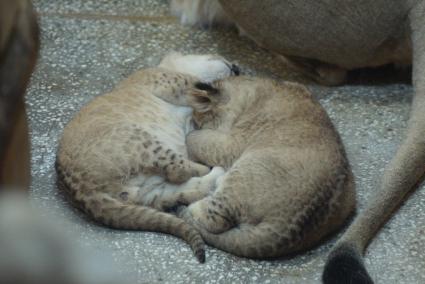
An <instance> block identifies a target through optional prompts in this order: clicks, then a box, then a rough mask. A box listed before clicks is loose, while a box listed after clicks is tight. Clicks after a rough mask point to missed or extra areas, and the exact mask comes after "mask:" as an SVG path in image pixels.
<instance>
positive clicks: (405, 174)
mask: <svg viewBox="0 0 425 284" xmlns="http://www.w3.org/2000/svg"><path fill="white" fill-rule="evenodd" d="M411 11H412V12H411V15H410V22H411V28H412V44H413V86H414V98H413V102H412V109H411V114H410V119H409V123H408V129H407V133H406V138H405V139H404V141H403V142H402V144H401V146H400V148H399V149H398V151H397V153H396V155H395V157H394V158H393V160H392V161H391V162H390V164H389V165H388V166H387V168H386V170H385V173H384V176H383V179H382V182H381V187H380V189H379V190H378V191H377V192H375V193H374V196H373V198H372V199H371V201H370V202H369V204H367V206H366V208H365V209H364V210H363V211H362V212H361V213H360V214H359V215H358V216H357V218H356V219H355V220H354V222H353V224H352V225H351V226H350V227H349V228H348V230H347V231H346V232H345V234H344V235H343V236H342V238H341V239H340V240H339V241H338V242H337V244H336V245H335V247H334V249H333V250H332V252H331V254H330V256H329V258H328V261H327V263H326V266H325V270H324V273H323V282H324V283H372V280H371V278H370V277H369V275H368V274H367V271H366V269H365V268H364V264H363V260H362V254H363V252H364V251H365V249H366V247H367V245H368V243H369V241H370V240H371V239H372V238H373V237H374V236H375V234H376V233H377V231H378V230H379V229H380V227H381V226H382V225H383V224H384V223H385V222H386V221H387V220H388V218H389V217H390V215H391V213H393V212H394V210H395V209H396V208H397V207H398V206H399V205H400V204H401V202H402V201H403V200H404V198H405V197H406V195H407V194H408V193H409V191H411V190H412V189H413V188H415V186H416V185H417V183H418V182H420V181H421V178H422V177H423V176H424V174H425V3H424V2H420V3H419V4H418V6H417V7H415V8H413V9H411Z"/></svg>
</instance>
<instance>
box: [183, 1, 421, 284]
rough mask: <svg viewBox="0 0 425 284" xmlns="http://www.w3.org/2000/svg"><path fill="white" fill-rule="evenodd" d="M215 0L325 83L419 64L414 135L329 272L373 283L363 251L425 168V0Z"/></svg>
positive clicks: (327, 277) (330, 277)
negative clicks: (362, 71) (351, 73)
mask: <svg viewBox="0 0 425 284" xmlns="http://www.w3.org/2000/svg"><path fill="white" fill-rule="evenodd" d="M211 1H213V2H218V3H220V4H221V7H219V8H216V9H215V10H211V11H209V13H211V14H215V13H219V12H221V11H222V12H224V13H225V14H226V15H227V20H229V19H230V20H231V21H233V22H234V23H235V24H236V25H237V26H238V27H240V28H242V29H243V30H244V31H245V33H246V34H247V35H248V36H249V37H251V38H252V39H253V40H254V41H256V42H257V43H258V44H259V45H261V46H262V47H264V48H267V49H269V50H271V51H273V52H275V53H277V54H280V55H282V56H285V57H286V58H287V59H288V60H291V61H292V63H293V65H294V66H296V68H297V69H298V70H302V72H304V73H305V74H308V76H310V77H312V78H314V79H315V80H317V81H318V82H320V83H325V84H331V85H334V84H340V83H342V82H343V81H344V79H345V74H346V70H351V69H355V68H360V67H373V66H379V65H383V64H388V63H394V64H397V65H413V75H412V82H413V86H414V99H413V102H412V112H411V114H410V119H409V124H408V128H407V131H406V137H405V139H404V140H403V142H402V143H401V145H400V148H399V150H398V151H397V154H396V155H395V156H394V158H393V160H392V161H391V162H390V164H389V165H388V166H387V167H386V170H385V173H384V176H383V177H382V180H381V184H380V186H379V188H378V189H377V190H376V191H375V193H374V195H373V197H372V198H371V200H370V202H369V204H368V205H367V206H366V208H365V209H364V211H363V212H361V214H360V215H359V216H358V217H357V218H356V219H355V220H354V222H353V224H352V225H351V226H350V227H349V229H348V230H347V232H346V233H345V234H344V236H343V237H342V238H341V240H340V241H339V242H338V243H337V245H336V246H335V248H334V249H333V252H332V254H331V256H330V258H329V262H328V265H327V267H326V269H325V273H324V278H323V279H324V282H325V283H338V284H340V283H354V282H355V281H363V282H362V283H372V280H371V279H370V277H368V276H367V272H366V270H365V269H364V268H363V264H362V260H361V255H362V254H363V253H364V251H365V249H366V247H367V245H368V243H369V242H370V240H371V239H372V238H373V237H374V236H375V235H376V233H377V231H378V230H379V228H380V227H381V226H382V225H383V224H384V223H385V222H386V221H387V220H388V218H389V217H390V216H391V214H392V213H393V212H394V211H395V210H396V209H397V208H398V207H399V205H400V204H401V203H402V201H403V200H404V198H405V196H406V195H407V194H408V192H409V191H411V190H412V189H414V188H416V187H417V185H418V183H420V182H421V181H422V180H423V176H424V175H425V167H424V164H425V154H424V153H425V136H424V135H423V133H424V131H425V115H424V113H425V112H424V111H423V110H424V109H425V48H424V47H425V36H424V35H425V2H424V1H422V0H399V1H398V0H394V1H393V0H374V1H346V0H331V1H316V0H286V1H280V0H270V1H257V0H246V1H245V0H244V1H241V0H211ZM185 2H193V0H185ZM186 5H188V4H186ZM210 5H211V4H210ZM347 248H350V249H347ZM338 256H341V258H339V259H338V258H337V257H338ZM350 258H351V259H352V260H350V261H348V262H345V263H343V260H347V259H350ZM353 259H356V260H355V261H353ZM333 260H335V261H334V262H333ZM338 264H339V265H340V266H338ZM359 271H361V272H359Z"/></svg>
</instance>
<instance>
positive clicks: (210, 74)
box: [159, 52, 232, 82]
mask: <svg viewBox="0 0 425 284" xmlns="http://www.w3.org/2000/svg"><path fill="white" fill-rule="evenodd" d="M159 67H162V68H166V69H168V70H173V71H176V72H181V73H186V74H189V75H192V76H195V77H197V78H199V79H200V80H201V81H203V82H212V81H215V80H219V79H223V78H226V77H229V76H231V75H232V70H231V69H230V68H231V64H230V63H229V62H228V61H226V60H225V59H224V58H223V57H221V56H216V55H182V54H180V53H176V52H174V53H171V54H169V55H167V56H166V57H165V58H164V59H163V60H162V61H161V63H160V64H159Z"/></svg>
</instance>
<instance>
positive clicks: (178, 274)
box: [27, 0, 425, 283]
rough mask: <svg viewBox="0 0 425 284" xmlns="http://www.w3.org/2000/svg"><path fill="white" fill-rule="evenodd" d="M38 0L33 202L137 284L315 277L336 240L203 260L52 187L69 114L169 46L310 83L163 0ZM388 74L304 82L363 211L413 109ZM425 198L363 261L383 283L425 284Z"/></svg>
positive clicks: (417, 197) (401, 215) (411, 204)
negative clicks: (289, 250)
mask: <svg viewBox="0 0 425 284" xmlns="http://www.w3.org/2000/svg"><path fill="white" fill-rule="evenodd" d="M34 3H35V7H36V10H37V12H38V14H39V19H40V24H41V39H42V40H41V47H42V48H41V56H40V59H39V61H38V67H37V70H36V72H35V74H34V76H33V80H32V83H31V86H30V88H29V90H28V95H27V104H28V110H29V118H30V124H31V137H32V166H33V170H32V175H33V185H32V191H31V200H32V202H33V203H34V204H35V205H36V206H39V207H42V208H44V209H47V210H48V211H50V212H51V213H53V214H55V215H58V216H61V217H63V218H65V219H66V220H67V222H66V223H67V225H66V227H65V229H66V230H68V231H69V232H73V233H76V234H77V235H79V236H80V237H81V242H83V243H84V244H85V245H86V246H89V247H91V248H95V249H98V250H109V251H111V253H112V259H113V260H115V261H117V262H119V263H121V267H123V268H122V272H124V273H126V274H127V275H129V277H130V275H132V277H135V278H137V283H159V282H161V283H162V282H163V283H319V280H320V275H321V271H322V267H323V264H324V260H325V257H326V255H327V253H328V252H329V249H330V247H331V245H332V243H333V242H334V241H335V238H333V239H332V240H330V241H328V242H326V243H324V244H323V245H321V246H320V247H318V248H316V249H314V250H311V251H308V252H305V253H304V254H301V255H298V256H296V257H293V258H290V259H281V260H274V261H254V260H248V259H242V258H238V257H235V256H232V255H229V254H226V253H224V252H221V251H218V250H216V249H213V248H209V249H208V251H207V262H206V263H205V264H203V265H200V264H198V263H197V261H196V260H195V258H194V257H193V255H192V253H191V251H190V249H189V248H188V246H187V245H186V244H185V243H183V242H182V241H180V240H179V239H177V238H174V237H171V236H167V235H163V234H156V233H150V232H124V231H114V230H110V229H108V228H104V227H100V226H97V225H94V224H92V223H90V222H88V221H87V220H86V219H84V218H83V216H82V215H81V214H80V213H79V212H77V211H75V210H74V209H72V208H71V207H70V206H69V205H68V203H67V202H66V200H64V199H63V198H62V197H61V195H60V194H58V193H57V188H56V186H55V178H56V175H55V172H54V167H53V165H54V160H55V152H56V147H57V141H58V138H59V137H60V135H61V132H62V129H63V127H64V125H65V124H66V123H67V122H68V121H69V120H70V118H71V117H72V116H73V114H75V113H76V112H77V111H78V110H79V109H80V107H81V106H83V105H84V104H85V103H87V102H88V101H90V100H91V99H92V98H93V97H95V96H97V95H100V94H102V93H104V92H105V91H107V90H110V89H111V88H112V87H113V86H114V84H115V83H117V82H118V81H119V80H121V79H122V78H124V77H126V76H128V75H129V74H130V73H132V72H133V71H134V70H137V69H139V68H143V67H146V66H153V65H155V64H157V63H158V62H159V60H160V59H161V58H162V57H163V56H164V54H166V53H167V52H168V51H171V50H179V51H183V52H185V53H207V52H208V53H220V54H222V55H224V56H225V57H227V58H228V59H229V60H231V61H234V62H236V63H237V64H239V65H240V66H241V67H242V69H243V70H244V71H245V73H250V74H259V75H265V76H273V77H277V78H281V79H285V80H296V81H299V82H306V83H308V81H307V80H306V79H304V78H303V77H302V76H300V75H299V74H295V73H293V72H291V71H289V70H287V69H286V68H285V66H283V65H282V64H280V63H279V62H278V61H277V60H276V58H274V57H273V56H272V55H271V54H269V53H268V52H267V51H264V50H262V49H260V48H258V47H257V46H256V45H255V44H253V43H252V42H251V41H249V40H248V39H244V38H240V37H238V36H237V34H236V33H235V32H233V31H223V30H211V31H202V30H198V29H192V28H189V27H182V26H181V25H180V24H179V23H178V22H177V21H176V20H175V19H173V18H171V17H170V16H169V15H168V7H167V1H165V0H157V1H155V0H143V1H142V0H139V1H137V0H122V1H108V0H90V1H88V0H61V1H58V0H34ZM381 74H382V73H381ZM372 75H373V74H372ZM372 75H371V76H372ZM375 75H376V74H375ZM355 76H357V75H355ZM368 76H369V73H360V75H359V77H360V78H364V77H368ZM378 77H379V75H378ZM381 77H382V75H381ZM366 81H367V80H366ZM372 81H373V80H372ZM383 81H388V80H380V79H377V81H376V82H374V83H373V84H362V80H357V81H356V80H354V81H353V82H352V84H351V85H346V86H342V87H335V88H326V87H319V86H315V85H313V84H309V85H310V88H311V90H312V91H313V92H314V93H315V95H316V96H317V97H318V98H319V100H320V102H321V103H322V104H323V105H324V107H325V108H326V109H327V111H328V112H329V114H330V116H331V118H332V119H333V121H334V123H335V124H336V126H337V128H338V130H339V131H340V133H341V135H342V138H343V140H344V142H345V144H346V149H347V152H348V155H349V159H350V161H351V164H352V166H353V170H354V174H355V177H356V183H357V193H358V201H359V210H361V209H362V207H363V206H364V204H365V203H366V202H367V200H368V197H369V196H370V194H371V192H372V191H373V190H374V189H375V188H376V185H377V183H378V182H379V178H380V177H381V175H382V172H383V168H384V166H385V164H386V163H387V162H388V161H389V160H390V158H391V157H392V156H393V154H394V152H395V150H396V148H397V145H398V144H399V142H400V139H401V138H400V137H401V136H402V135H403V130H404V128H405V126H406V120H407V118H408V112H409V104H410V101H411V91H412V89H411V86H410V85H407V84H404V83H401V82H400V81H398V82H399V83H397V80H390V81H392V82H393V83H390V84H388V83H386V84H381V83H382V82H383ZM424 204H425V191H424V190H423V186H422V190H418V191H416V192H415V193H414V194H413V195H412V196H411V197H410V199H409V200H408V201H407V202H406V203H405V204H404V206H403V207H402V208H401V209H400V210H399V212H398V213H397V214H396V215H395V216H394V217H393V218H392V220H391V221H390V222H389V223H387V225H385V226H384V228H383V229H382V230H381V231H380V233H379V235H378V236H377V238H375V240H374V241H373V242H372V244H371V245H370V246H369V249H368V251H367V255H366V258H365V261H366V265H367V267H368V269H369V271H370V273H371V275H372V276H373V278H374V279H376V283H425V249H424V248H425V206H424ZM135 282H136V281H134V283H135Z"/></svg>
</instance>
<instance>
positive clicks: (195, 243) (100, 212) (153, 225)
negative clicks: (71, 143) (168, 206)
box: [56, 163, 205, 263]
mask: <svg viewBox="0 0 425 284" xmlns="http://www.w3.org/2000/svg"><path fill="white" fill-rule="evenodd" d="M56 170H57V173H58V180H57V181H58V186H59V188H61V189H63V190H64V191H65V192H66V193H67V194H68V195H70V197H71V199H72V200H73V201H74V202H75V203H76V205H77V206H78V207H80V208H81V209H82V210H83V211H84V212H86V213H87V214H88V215H89V216H91V217H92V218H93V219H94V220H95V221H97V222H99V223H101V224H104V225H106V226H108V227H111V228H114V229H121V230H141V231H153V232H161V233H167V234H171V235H174V236H177V237H179V238H181V239H183V240H184V241H186V242H187V243H188V244H189V245H190V247H191V249H192V251H193V253H194V254H195V256H196V258H197V259H198V261H199V262H200V263H204V262H205V248H204V246H205V244H204V241H203V239H202V237H201V235H200V234H199V232H198V231H197V230H196V229H195V228H194V227H193V226H191V225H190V224H188V223H187V222H186V221H184V220H183V219H180V218H178V217H177V216H175V215H172V214H169V213H165V212H161V211H158V210H156V209H154V208H151V207H147V206H142V205H136V204H127V203H124V202H122V201H120V200H118V199H115V198H113V197H111V196H110V195H109V194H106V193H104V192H98V191H92V192H91V194H85V195H84V193H83V195H82V194H81V193H80V192H78V193H77V192H75V191H73V190H72V187H71V186H69V185H68V184H67V182H66V179H64V174H63V172H62V170H61V167H59V166H58V163H57V164H56Z"/></svg>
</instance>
